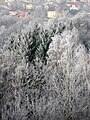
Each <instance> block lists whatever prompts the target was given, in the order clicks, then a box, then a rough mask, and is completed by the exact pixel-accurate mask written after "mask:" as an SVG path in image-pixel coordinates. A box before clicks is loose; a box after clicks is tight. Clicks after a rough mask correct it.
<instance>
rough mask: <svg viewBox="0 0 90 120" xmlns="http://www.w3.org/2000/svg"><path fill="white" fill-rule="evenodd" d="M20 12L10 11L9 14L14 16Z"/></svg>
mask: <svg viewBox="0 0 90 120" xmlns="http://www.w3.org/2000/svg"><path fill="white" fill-rule="evenodd" d="M17 14H18V12H17V11H11V10H10V11H9V15H11V16H14V15H17Z"/></svg>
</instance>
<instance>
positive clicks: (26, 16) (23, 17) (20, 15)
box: [18, 11, 28, 19]
mask: <svg viewBox="0 0 90 120" xmlns="http://www.w3.org/2000/svg"><path fill="white" fill-rule="evenodd" d="M18 17H19V18H21V19H26V18H28V12H23V11H19V14H18Z"/></svg>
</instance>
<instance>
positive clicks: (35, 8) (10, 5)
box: [0, 0, 90, 19]
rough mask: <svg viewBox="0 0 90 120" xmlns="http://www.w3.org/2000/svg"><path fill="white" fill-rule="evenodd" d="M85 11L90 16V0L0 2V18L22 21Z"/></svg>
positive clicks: (11, 0) (13, 0)
mask: <svg viewBox="0 0 90 120" xmlns="http://www.w3.org/2000/svg"><path fill="white" fill-rule="evenodd" d="M83 11H85V12H86V13H87V14H88V15H90V0H37V1H35V0H0V16H3V15H8V16H16V17H18V18H20V19H27V18H31V19H32V16H33V15H34V16H36V17H39V16H40V17H42V18H44V19H52V18H57V17H62V16H68V15H70V14H71V15H75V14H77V13H78V12H79V13H80V14H82V12H83Z"/></svg>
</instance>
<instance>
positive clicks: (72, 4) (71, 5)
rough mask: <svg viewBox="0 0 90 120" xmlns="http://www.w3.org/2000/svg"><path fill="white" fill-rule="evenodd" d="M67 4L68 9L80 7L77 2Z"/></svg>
mask: <svg viewBox="0 0 90 120" xmlns="http://www.w3.org/2000/svg"><path fill="white" fill-rule="evenodd" d="M67 6H68V7H69V9H70V10H79V9H80V5H79V4H78V3H69V4H67Z"/></svg>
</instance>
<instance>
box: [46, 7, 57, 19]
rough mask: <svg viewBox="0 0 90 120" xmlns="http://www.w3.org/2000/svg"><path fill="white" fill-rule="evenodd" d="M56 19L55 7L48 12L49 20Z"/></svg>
mask: <svg viewBox="0 0 90 120" xmlns="http://www.w3.org/2000/svg"><path fill="white" fill-rule="evenodd" d="M55 17H56V11H55V8H54V7H49V9H48V11H47V18H49V19H51V18H55Z"/></svg>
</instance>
